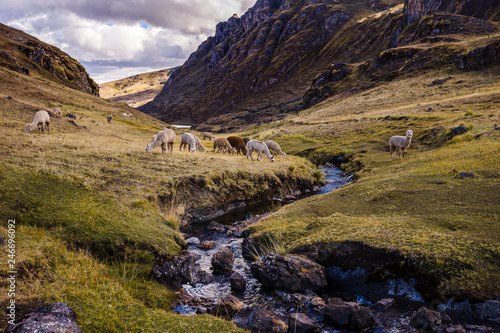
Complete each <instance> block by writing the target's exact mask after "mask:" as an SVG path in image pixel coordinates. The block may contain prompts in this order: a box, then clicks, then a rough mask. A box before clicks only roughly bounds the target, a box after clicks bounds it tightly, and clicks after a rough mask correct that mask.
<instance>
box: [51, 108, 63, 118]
mask: <svg viewBox="0 0 500 333" xmlns="http://www.w3.org/2000/svg"><path fill="white" fill-rule="evenodd" d="M52 113H53V114H54V115H55V116H56V117H61V116H62V110H61V108H54V109H53V110H52Z"/></svg>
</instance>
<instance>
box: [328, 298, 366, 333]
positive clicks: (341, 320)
mask: <svg viewBox="0 0 500 333" xmlns="http://www.w3.org/2000/svg"><path fill="white" fill-rule="evenodd" d="M338 300H339V299H335V301H331V300H330V299H329V300H328V304H327V305H326V307H325V312H324V317H325V319H326V320H328V321H329V322H330V323H331V324H332V325H333V326H335V327H336V328H339V329H342V328H348V327H349V324H350V322H349V320H350V319H351V316H352V315H354V313H356V311H358V310H360V309H361V306H360V305H359V304H357V303H344V302H343V301H342V300H340V301H338Z"/></svg>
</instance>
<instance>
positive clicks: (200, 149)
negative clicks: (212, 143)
mask: <svg viewBox="0 0 500 333" xmlns="http://www.w3.org/2000/svg"><path fill="white" fill-rule="evenodd" d="M193 136H194V139H195V140H196V149H198V150H199V151H201V152H205V151H207V148H205V147H203V145H202V144H201V140H200V138H199V137H198V136H197V135H194V134H193Z"/></svg>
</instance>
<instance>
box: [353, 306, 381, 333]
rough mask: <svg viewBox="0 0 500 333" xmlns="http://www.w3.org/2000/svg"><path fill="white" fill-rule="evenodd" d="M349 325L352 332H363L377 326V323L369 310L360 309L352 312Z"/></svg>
mask: <svg viewBox="0 0 500 333" xmlns="http://www.w3.org/2000/svg"><path fill="white" fill-rule="evenodd" d="M349 324H350V326H351V329H352V330H354V331H363V330H365V329H368V328H370V329H373V328H374V327H376V326H377V322H376V320H375V317H374V316H373V313H372V312H371V311H370V309H368V308H365V307H361V308H360V309H359V310H358V311H356V312H354V313H353V315H352V316H351V317H350V318H349Z"/></svg>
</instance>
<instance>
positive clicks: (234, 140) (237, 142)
mask: <svg viewBox="0 0 500 333" xmlns="http://www.w3.org/2000/svg"><path fill="white" fill-rule="evenodd" d="M226 139H227V141H228V142H229V144H230V145H231V147H233V148H235V149H236V154H237V155H239V154H240V152H241V154H242V155H246V154H247V147H246V146H245V141H244V140H243V139H242V138H240V137H239V136H229V137H227V138H226Z"/></svg>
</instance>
